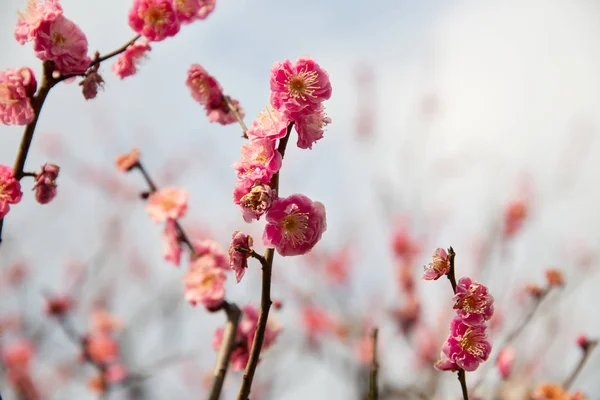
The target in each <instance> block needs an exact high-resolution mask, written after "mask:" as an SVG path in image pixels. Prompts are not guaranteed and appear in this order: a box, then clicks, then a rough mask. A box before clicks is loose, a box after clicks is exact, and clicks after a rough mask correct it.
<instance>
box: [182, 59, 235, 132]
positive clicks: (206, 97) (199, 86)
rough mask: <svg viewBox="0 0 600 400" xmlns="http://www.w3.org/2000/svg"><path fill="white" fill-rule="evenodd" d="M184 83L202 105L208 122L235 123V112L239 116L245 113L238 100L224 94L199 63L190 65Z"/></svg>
mask: <svg viewBox="0 0 600 400" xmlns="http://www.w3.org/2000/svg"><path fill="white" fill-rule="evenodd" d="M185 84H186V85H187V87H188V88H189V89H190V93H191V95H192V97H193V98H194V100H196V101H197V102H198V103H200V104H202V106H204V108H205V110H206V115H207V117H208V121H209V122H218V123H219V124H221V125H228V124H233V123H236V122H237V118H238V117H237V116H236V115H235V112H237V114H238V116H239V117H240V118H244V115H245V113H244V110H243V109H242V107H241V106H240V104H239V102H238V101H237V100H234V99H232V98H231V97H229V96H227V95H225V94H224V93H223V88H222V87H221V85H220V84H219V82H218V81H217V80H216V79H215V78H214V77H213V76H212V75H210V74H209V73H208V72H207V71H206V70H205V69H204V68H203V67H202V66H201V65H198V64H192V65H191V66H190V69H189V70H188V73H187V79H186V82H185ZM232 108H233V109H234V110H235V112H233V111H232Z"/></svg>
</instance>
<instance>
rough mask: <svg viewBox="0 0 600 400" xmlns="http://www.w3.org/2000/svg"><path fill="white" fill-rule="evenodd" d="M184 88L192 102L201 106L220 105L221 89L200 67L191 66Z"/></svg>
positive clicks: (197, 65)
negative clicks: (188, 92)
mask: <svg viewBox="0 0 600 400" xmlns="http://www.w3.org/2000/svg"><path fill="white" fill-rule="evenodd" d="M185 84H186V86H187V87H188V88H189V89H190V93H191V94H192V97H193V98H194V100H196V101H197V102H198V103H200V104H202V105H203V106H208V105H209V104H212V103H220V102H221V101H222V98H223V88H222V87H221V85H220V84H219V82H217V80H216V79H215V78H214V77H213V76H212V75H210V74H209V73H208V72H207V71H206V70H205V69H204V68H203V67H202V66H201V65H199V64H192V65H191V66H190V68H189V70H188V73H187V80H186V81H185Z"/></svg>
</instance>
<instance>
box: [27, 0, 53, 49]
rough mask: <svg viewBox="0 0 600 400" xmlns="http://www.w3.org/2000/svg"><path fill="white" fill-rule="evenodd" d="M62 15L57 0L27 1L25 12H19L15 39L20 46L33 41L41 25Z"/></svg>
mask: <svg viewBox="0 0 600 400" xmlns="http://www.w3.org/2000/svg"><path fill="white" fill-rule="evenodd" d="M62 14H63V10H62V7H61V6H60V3H59V2H58V0H28V2H27V8H26V9H25V12H23V13H22V12H19V18H18V19H17V25H16V26H15V39H17V41H18V42H19V43H20V44H25V42H29V41H32V40H34V39H35V38H36V36H37V33H38V30H39V29H40V26H41V25H42V24H44V23H49V22H53V21H55V20H56V19H57V18H58V17H60V16H61V15H62Z"/></svg>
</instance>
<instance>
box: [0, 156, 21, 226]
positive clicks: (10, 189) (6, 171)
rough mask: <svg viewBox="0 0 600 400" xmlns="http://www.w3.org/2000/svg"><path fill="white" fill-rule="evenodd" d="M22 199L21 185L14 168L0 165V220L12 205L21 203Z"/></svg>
mask: <svg viewBox="0 0 600 400" xmlns="http://www.w3.org/2000/svg"><path fill="white" fill-rule="evenodd" d="M22 197H23V192H21V184H20V183H19V181H18V180H16V179H15V177H14V176H13V171H12V168H11V167H8V166H6V165H0V218H4V216H5V215H6V214H8V212H9V211H10V205H11V204H17V203H19V202H20V201H21V198H22Z"/></svg>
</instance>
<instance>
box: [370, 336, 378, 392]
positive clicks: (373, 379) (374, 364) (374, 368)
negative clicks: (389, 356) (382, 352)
mask: <svg viewBox="0 0 600 400" xmlns="http://www.w3.org/2000/svg"><path fill="white" fill-rule="evenodd" d="M378 334H379V329H377V328H373V332H372V333H371V340H372V343H373V358H372V359H371V373H370V374H369V396H368V400H377V399H378V398H379V389H378V387H377V374H378V373H379V362H378V360H377V336H378Z"/></svg>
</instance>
